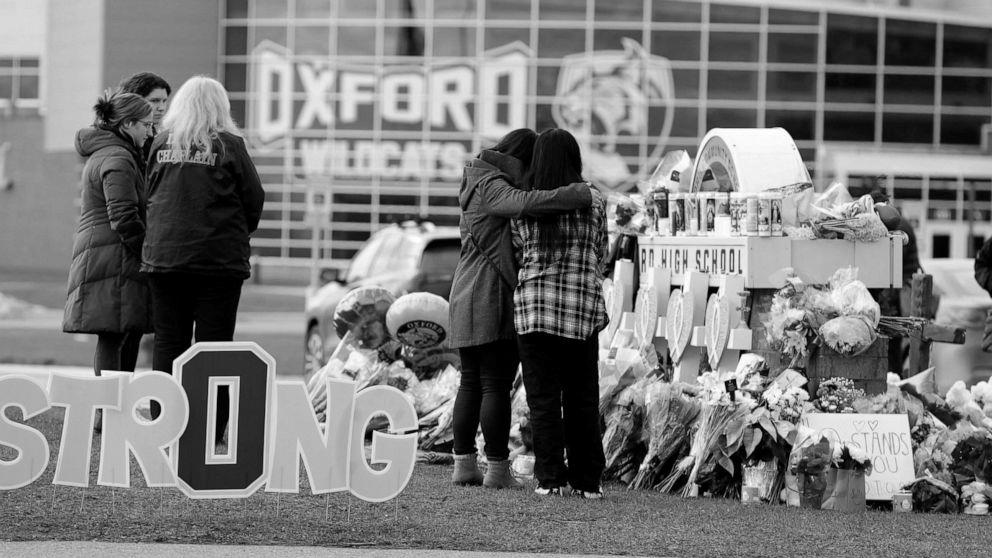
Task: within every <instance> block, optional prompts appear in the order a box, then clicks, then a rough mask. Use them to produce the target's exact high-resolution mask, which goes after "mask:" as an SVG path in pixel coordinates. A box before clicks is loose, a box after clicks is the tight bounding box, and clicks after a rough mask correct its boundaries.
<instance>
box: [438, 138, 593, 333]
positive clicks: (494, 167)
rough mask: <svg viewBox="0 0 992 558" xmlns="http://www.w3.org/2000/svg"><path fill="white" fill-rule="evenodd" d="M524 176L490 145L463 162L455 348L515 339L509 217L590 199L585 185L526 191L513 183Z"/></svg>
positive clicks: (453, 308)
mask: <svg viewBox="0 0 992 558" xmlns="http://www.w3.org/2000/svg"><path fill="white" fill-rule="evenodd" d="M522 175H523V168H522V165H521V163H520V161H519V160H517V159H516V158H514V157H510V156H508V155H503V154H501V153H498V152H496V151H490V150H484V151H482V152H481V153H479V157H477V158H475V159H473V160H471V161H469V163H468V164H467V165H466V166H465V172H464V175H463V177H462V182H461V187H460V191H459V194H458V203H459V206H460V207H461V212H462V213H461V218H460V220H459V228H460V229H461V240H462V248H461V256H460V258H459V260H458V266H457V267H456V268H455V275H454V278H453V279H452V282H451V296H450V297H449V302H450V311H449V319H450V328H449V329H450V331H451V341H450V343H451V346H452V347H456V348H457V347H471V346H476V345H483V344H486V343H492V342H494V341H498V340H502V339H514V338H515V333H514V330H513V289H514V287H516V284H517V263H516V260H515V258H514V256H513V242H512V239H511V237H510V226H509V224H510V219H512V218H515V217H521V216H524V215H531V216H538V215H546V214H554V213H564V212H566V211H572V210H575V209H583V208H587V207H589V205H590V204H591V203H592V194H590V192H589V186H588V185H586V184H572V185H569V186H566V187H563V188H558V189H555V190H541V191H532V192H528V191H524V190H520V189H518V188H516V187H515V185H516V184H518V183H519V182H520V179H521V178H522Z"/></svg>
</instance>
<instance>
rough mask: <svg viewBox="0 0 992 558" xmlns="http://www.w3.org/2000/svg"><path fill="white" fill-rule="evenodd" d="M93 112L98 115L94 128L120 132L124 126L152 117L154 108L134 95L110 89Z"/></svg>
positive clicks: (97, 103)
mask: <svg viewBox="0 0 992 558" xmlns="http://www.w3.org/2000/svg"><path fill="white" fill-rule="evenodd" d="M93 112H94V113H96V119H95V120H94V121H93V125H94V126H99V127H101V128H108V129H112V130H118V129H119V128H120V127H121V126H122V125H124V124H127V123H129V122H134V121H136V120H141V119H142V118H148V117H149V116H151V114H152V106H151V105H149V104H148V102H146V101H145V99H144V98H143V97H141V96H138V95H135V94H134V93H124V92H121V91H120V90H117V91H113V90H110V89H108V90H106V91H104V92H103V95H102V96H100V98H98V99H97V100H96V104H95V105H93Z"/></svg>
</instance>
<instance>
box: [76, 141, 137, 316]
mask: <svg viewBox="0 0 992 558" xmlns="http://www.w3.org/2000/svg"><path fill="white" fill-rule="evenodd" d="M76 151H77V152H78V153H79V154H80V155H82V156H83V157H86V158H87V160H86V166H85V167H83V176H82V191H81V196H80V197H81V211H80V217H79V226H78V228H77V229H76V234H75V235H74V237H73V241H72V264H71V265H70V267H69V288H68V296H67V297H66V302H65V314H64V315H63V318H62V330H63V331H67V332H70V333H123V332H125V331H140V332H150V331H151V317H150V314H149V307H150V305H149V298H148V297H149V294H148V286H147V284H146V282H145V279H144V277H142V276H141V274H140V273H138V266H139V265H140V263H141V243H142V239H143V238H144V236H145V180H144V169H143V165H142V163H141V155H140V154H139V152H138V148H137V147H136V146H135V145H134V143H133V142H132V141H131V140H130V139H129V138H125V137H123V136H120V135H118V134H117V133H116V132H114V131H112V130H106V129H103V128H84V129H82V130H80V131H79V132H78V133H77V134H76Z"/></svg>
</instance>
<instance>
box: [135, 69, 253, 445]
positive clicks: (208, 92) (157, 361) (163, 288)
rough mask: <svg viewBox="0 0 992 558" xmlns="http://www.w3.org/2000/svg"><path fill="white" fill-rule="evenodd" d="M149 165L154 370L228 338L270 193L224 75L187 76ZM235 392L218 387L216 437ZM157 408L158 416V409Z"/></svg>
mask: <svg viewBox="0 0 992 558" xmlns="http://www.w3.org/2000/svg"><path fill="white" fill-rule="evenodd" d="M162 128H163V130H162V132H161V133H160V134H159V135H158V136H157V137H156V138H155V142H154V143H153V144H152V148H151V152H150V154H149V158H148V161H149V166H148V232H147V235H146V237H145V245H144V249H143V251H142V263H141V270H142V271H144V272H146V273H147V274H148V280H149V284H150V286H151V292H152V309H153V313H152V315H153V320H154V325H155V349H154V351H153V356H152V368H153V369H155V370H160V371H163V372H167V373H170V374H171V373H172V362H173V360H175V358H176V357H178V356H179V355H180V354H182V353H183V352H184V351H185V350H186V349H188V348H189V347H190V345H191V340H192V337H193V332H194V328H195V331H196V341H231V340H232V339H233V338H234V325H235V318H236V316H237V311H238V302H239V300H240V298H241V286H242V283H243V282H244V280H245V279H247V278H248V277H249V276H250V275H251V268H250V266H249V263H248V256H249V254H250V246H249V236H250V235H251V233H253V232H255V229H256V228H258V221H259V219H260V218H261V215H262V204H263V202H264V200H265V192H264V191H263V190H262V185H261V182H260V181H259V178H258V173H257V172H256V171H255V165H254V163H252V160H251V157H250V156H249V155H248V149H247V146H246V145H245V140H244V138H243V137H242V135H241V132H240V131H239V130H238V127H237V125H235V123H234V121H233V120H232V119H231V104H230V101H229V100H228V97H227V92H226V91H225V90H224V87H223V86H222V85H221V84H220V82H218V81H216V80H214V79H211V78H208V77H204V76H195V77H192V78H190V79H189V80H187V81H186V83H184V84H183V85H182V87H180V88H179V90H178V91H176V94H175V96H174V97H173V99H172V103H171V105H170V106H169V109H168V111H167V112H166V114H165V118H163V119H162ZM228 405H229V394H228V392H227V390H220V391H219V397H218V403H217V421H216V427H217V428H216V441H217V442H218V443H221V442H222V440H223V436H224V432H225V429H226V428H227V417H228ZM158 412H159V409H158V406H157V405H153V407H152V414H153V416H158Z"/></svg>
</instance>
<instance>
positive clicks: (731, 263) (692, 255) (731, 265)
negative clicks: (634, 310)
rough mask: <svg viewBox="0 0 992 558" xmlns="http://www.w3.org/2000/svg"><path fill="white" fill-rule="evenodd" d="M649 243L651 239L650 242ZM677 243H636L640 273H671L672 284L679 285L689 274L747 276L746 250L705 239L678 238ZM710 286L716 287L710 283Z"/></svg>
mask: <svg viewBox="0 0 992 558" xmlns="http://www.w3.org/2000/svg"><path fill="white" fill-rule="evenodd" d="M651 240H653V239H651ZM678 240H679V243H678V244H675V243H672V244H661V243H654V242H651V241H650V240H649V241H648V242H640V243H639V247H640V252H641V253H640V269H642V270H646V269H650V268H653V267H661V268H664V269H669V270H671V271H672V276H673V277H672V278H673V283H674V284H677V285H680V284H682V277H681V276H682V275H684V274H685V273H689V272H693V271H696V272H699V273H706V274H709V275H711V276H713V277H714V278H715V277H719V276H721V275H747V272H748V268H747V261H746V259H745V254H746V246H745V245H743V244H733V243H731V242H729V239H714V240H722V242H711V241H708V240H707V239H705V238H679V239H678ZM710 286H716V284H715V283H713V282H712V281H711V283H710Z"/></svg>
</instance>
